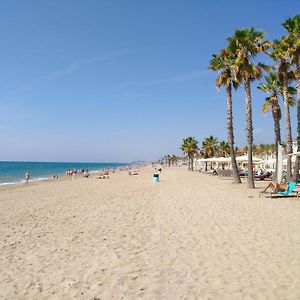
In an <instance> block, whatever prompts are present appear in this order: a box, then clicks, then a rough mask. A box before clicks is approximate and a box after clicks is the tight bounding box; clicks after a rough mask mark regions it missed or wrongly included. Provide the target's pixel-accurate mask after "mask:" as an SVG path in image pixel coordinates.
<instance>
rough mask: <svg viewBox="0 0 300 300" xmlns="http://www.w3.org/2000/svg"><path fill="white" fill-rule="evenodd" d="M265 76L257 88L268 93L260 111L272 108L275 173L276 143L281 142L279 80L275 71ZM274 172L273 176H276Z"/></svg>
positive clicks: (264, 111) (265, 111)
mask: <svg viewBox="0 0 300 300" xmlns="http://www.w3.org/2000/svg"><path fill="white" fill-rule="evenodd" d="M264 78H265V83H263V82H260V84H259V86H258V89H260V90H261V91H263V92H265V93H267V94H270V96H268V97H267V98H266V101H265V103H264V104H263V107H262V111H263V113H264V114H266V113H267V112H268V111H269V110H270V108H271V110H272V116H273V120H274V132H275V153H276V154H275V155H276V174H277V169H278V143H280V142H281V134H280V119H281V109H280V106H279V102H278V97H279V94H280V81H279V78H278V75H277V74H276V73H273V72H270V73H269V74H268V75H267V76H265V77H264ZM276 174H275V178H276Z"/></svg>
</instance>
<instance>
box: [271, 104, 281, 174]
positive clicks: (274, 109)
mask: <svg viewBox="0 0 300 300" xmlns="http://www.w3.org/2000/svg"><path fill="white" fill-rule="evenodd" d="M277 102H278V101H277ZM277 109H278V108H277V107H275V106H272V115H273V120H274V132H275V158H276V169H275V177H274V178H277V173H278V143H281V134H280V119H279V115H278V112H277Z"/></svg>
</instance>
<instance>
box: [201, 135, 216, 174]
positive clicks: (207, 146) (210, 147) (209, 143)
mask: <svg viewBox="0 0 300 300" xmlns="http://www.w3.org/2000/svg"><path fill="white" fill-rule="evenodd" d="M218 146H219V142H218V139H217V138H216V137H214V136H212V135H211V136H209V137H207V138H205V139H204V141H203V142H202V153H203V156H204V158H209V157H214V156H215V155H216V153H217V152H218ZM205 171H207V163H206V164H205Z"/></svg>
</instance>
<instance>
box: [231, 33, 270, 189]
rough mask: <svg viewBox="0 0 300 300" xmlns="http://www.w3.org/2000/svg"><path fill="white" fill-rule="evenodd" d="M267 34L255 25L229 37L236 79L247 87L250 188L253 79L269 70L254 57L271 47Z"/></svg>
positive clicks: (250, 182) (250, 173)
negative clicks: (263, 71)
mask: <svg viewBox="0 0 300 300" xmlns="http://www.w3.org/2000/svg"><path fill="white" fill-rule="evenodd" d="M264 37H265V34H264V33H263V32H261V31H256V30H255V28H254V27H251V28H246V29H241V30H236V31H235V33H234V36H232V37H229V38H228V39H227V40H228V42H229V47H228V48H229V50H230V52H232V53H234V54H235V56H236V58H235V61H234V64H233V75H234V78H235V81H237V82H240V83H243V84H244V89H245V102H246V131H247V143H248V188H254V177H253V160H252V145H253V125H252V97H251V81H254V80H256V79H259V78H260V77H261V76H262V70H263V69H265V70H267V69H268V68H267V66H265V65H263V64H262V63H257V64H256V63H255V62H254V60H253V59H254V58H255V57H256V56H257V55H258V54H259V53H262V52H265V51H266V50H267V49H268V48H269V47H270V42H269V41H263V39H264Z"/></svg>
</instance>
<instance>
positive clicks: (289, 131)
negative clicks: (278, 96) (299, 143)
mask: <svg viewBox="0 0 300 300" xmlns="http://www.w3.org/2000/svg"><path fill="white" fill-rule="evenodd" d="M282 89H283V101H284V108H285V134H286V154H291V153H292V151H293V150H292V127H291V116H290V105H289V101H288V99H289V96H288V80H287V74H286V73H284V74H283V76H282ZM291 177H292V160H291V156H290V155H288V156H287V174H286V179H287V181H291Z"/></svg>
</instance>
